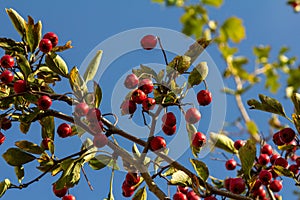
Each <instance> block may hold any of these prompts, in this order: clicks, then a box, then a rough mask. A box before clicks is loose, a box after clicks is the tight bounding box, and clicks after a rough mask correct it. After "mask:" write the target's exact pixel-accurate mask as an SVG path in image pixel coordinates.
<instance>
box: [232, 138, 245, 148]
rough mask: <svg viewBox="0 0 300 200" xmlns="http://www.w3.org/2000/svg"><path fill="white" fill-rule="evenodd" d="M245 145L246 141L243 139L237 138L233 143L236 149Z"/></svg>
mask: <svg viewBox="0 0 300 200" xmlns="http://www.w3.org/2000/svg"><path fill="white" fill-rule="evenodd" d="M244 145H245V141H243V140H237V141H235V142H234V144H233V146H234V148H235V149H236V150H239V149H240V148H241V147H242V146H244Z"/></svg>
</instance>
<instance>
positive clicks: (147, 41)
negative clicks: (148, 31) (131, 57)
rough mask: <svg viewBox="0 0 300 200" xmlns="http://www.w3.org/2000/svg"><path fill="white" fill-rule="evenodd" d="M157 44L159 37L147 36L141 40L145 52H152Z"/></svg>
mask: <svg viewBox="0 0 300 200" xmlns="http://www.w3.org/2000/svg"><path fill="white" fill-rule="evenodd" d="M156 44H157V37H156V36H154V35H146V36H144V37H143V38H142V39H141V46H142V47H143V49H145V50H151V49H153V48H155V46H156Z"/></svg>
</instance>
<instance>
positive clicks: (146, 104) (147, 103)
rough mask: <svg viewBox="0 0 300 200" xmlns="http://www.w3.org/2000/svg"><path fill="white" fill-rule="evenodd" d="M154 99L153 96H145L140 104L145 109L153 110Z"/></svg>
mask: <svg viewBox="0 0 300 200" xmlns="http://www.w3.org/2000/svg"><path fill="white" fill-rule="evenodd" d="M155 104H156V101H155V99H153V98H147V99H145V100H144V101H143V103H142V106H143V109H144V110H145V111H149V110H153V109H154V107H155Z"/></svg>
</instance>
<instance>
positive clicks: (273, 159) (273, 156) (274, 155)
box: [270, 154, 280, 165]
mask: <svg viewBox="0 0 300 200" xmlns="http://www.w3.org/2000/svg"><path fill="white" fill-rule="evenodd" d="M277 158H280V155H279V154H273V155H272V157H271V159H270V162H271V164H272V165H274V162H275V160H276V159H277Z"/></svg>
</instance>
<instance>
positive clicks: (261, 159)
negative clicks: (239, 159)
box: [258, 154, 270, 165]
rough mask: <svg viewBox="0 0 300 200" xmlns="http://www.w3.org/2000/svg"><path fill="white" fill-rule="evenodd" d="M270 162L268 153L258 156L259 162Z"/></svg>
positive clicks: (261, 163)
mask: <svg viewBox="0 0 300 200" xmlns="http://www.w3.org/2000/svg"><path fill="white" fill-rule="evenodd" d="M269 162H270V157H269V156H268V155H267V154H260V155H259V157H258V164H260V165H267V164H268V163H269Z"/></svg>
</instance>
